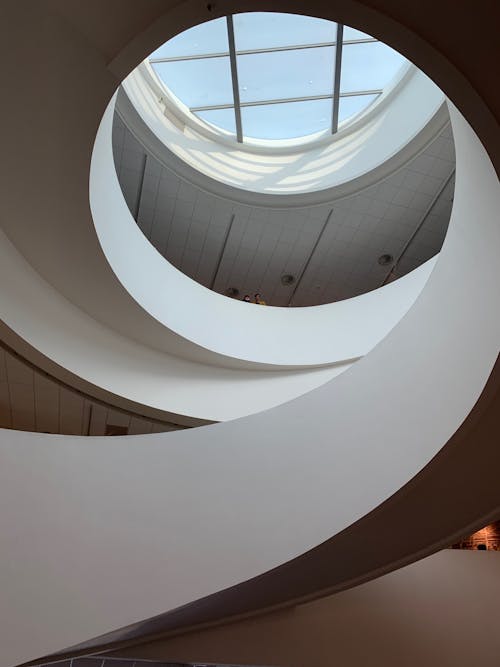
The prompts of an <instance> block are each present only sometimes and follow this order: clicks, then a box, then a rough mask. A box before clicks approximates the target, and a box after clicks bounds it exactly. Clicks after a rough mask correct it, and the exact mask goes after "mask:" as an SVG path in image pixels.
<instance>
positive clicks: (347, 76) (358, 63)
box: [340, 42, 405, 93]
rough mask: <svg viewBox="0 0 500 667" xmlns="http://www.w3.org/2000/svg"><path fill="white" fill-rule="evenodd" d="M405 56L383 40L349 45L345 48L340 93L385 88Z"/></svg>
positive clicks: (343, 50)
mask: <svg viewBox="0 0 500 667" xmlns="http://www.w3.org/2000/svg"><path fill="white" fill-rule="evenodd" d="M404 62H405V58H404V57H403V56H402V55H401V54H399V53H398V52H397V51H394V50H393V49H391V48H390V47H389V46H386V45H385V44H382V42H371V43H369V44H345V45H344V48H343V49H342V72H341V76H340V92H341V93H344V92H354V91H358V90H376V89H379V88H380V89H381V88H385V86H387V84H388V83H390V82H391V81H392V79H393V78H394V76H395V75H396V74H397V73H398V71H399V69H400V67H401V65H402V64H403V63H404Z"/></svg>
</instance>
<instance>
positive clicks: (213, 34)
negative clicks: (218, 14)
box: [150, 18, 229, 58]
mask: <svg viewBox="0 0 500 667" xmlns="http://www.w3.org/2000/svg"><path fill="white" fill-rule="evenodd" d="M228 49H229V47H228V43H227V28H226V19H225V18H221V19H215V21H208V22H207V23H202V24H201V25H197V26H195V27H194V28H190V29H189V30H185V31H184V32H181V33H180V34H179V35H177V36H176V37H173V38H172V39H170V40H169V41H168V42H166V43H165V44H163V45H162V46H160V48H159V49H156V51H154V52H153V53H152V54H151V55H150V58H169V57H172V56H197V55H200V54H205V53H226V52H228Z"/></svg>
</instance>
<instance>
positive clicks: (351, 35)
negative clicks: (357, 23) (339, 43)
mask: <svg viewBox="0 0 500 667" xmlns="http://www.w3.org/2000/svg"><path fill="white" fill-rule="evenodd" d="M352 39H373V37H372V36H371V35H367V34H366V32H361V30H356V28H350V27H349V26H348V25H345V26H344V37H343V41H344V42H349V41H350V40H352Z"/></svg>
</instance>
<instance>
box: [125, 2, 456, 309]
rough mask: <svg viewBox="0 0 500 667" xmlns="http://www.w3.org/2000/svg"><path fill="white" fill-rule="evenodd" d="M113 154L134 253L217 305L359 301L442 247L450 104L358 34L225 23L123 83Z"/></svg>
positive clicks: (202, 29) (259, 20) (329, 27)
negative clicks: (155, 256) (141, 239)
mask: <svg viewBox="0 0 500 667" xmlns="http://www.w3.org/2000/svg"><path fill="white" fill-rule="evenodd" d="M113 152H114V159H115V166H116V170H117V175H118V180H119V182H120V185H121V188H122V191H123V194H124V197H125V200H126V202H127V205H128V207H129V209H130V212H131V213H132V216H133V217H134V219H135V221H136V222H137V224H138V226H139V228H140V229H141V231H142V233H143V235H144V236H145V237H146V239H147V241H148V242H149V243H151V244H152V245H153V246H154V247H155V248H156V250H157V251H158V252H159V253H160V254H161V255H162V256H163V257H164V258H165V259H166V260H167V261H168V262H170V263H171V264H172V265H173V266H174V267H176V268H177V269H179V270H180V271H182V272H183V273H184V274H186V275H187V276H188V277H189V278H192V279H193V280H195V281H197V282H199V283H200V284H202V285H203V286H205V287H207V288H208V289H211V290H213V291H215V292H218V293H219V294H222V295H225V296H227V297H231V298H233V299H238V300H245V301H248V300H250V301H251V302H256V303H259V302H265V303H266V304H267V305H274V306H285V307H288V306H295V307H296V306H316V305H323V304H327V303H331V302H334V301H340V300H344V299H348V298H352V297H356V296H359V295H361V294H363V293H366V292H369V291H372V290H374V289H377V288H379V287H383V286H384V285H386V284H387V283H389V282H392V281H393V280H395V279H397V278H399V277H402V276H403V275H405V274H407V273H409V272H411V271H413V270H414V269H416V268H418V267H419V266H420V265H422V264H424V263H425V262H427V261H428V260H430V259H431V258H432V257H434V256H435V255H436V254H437V253H438V252H439V250H440V249H441V246H442V243H443V241H444V237H445V234H446V230H447V227H448V223H449V219H450V215H451V208H452V202H453V191H454V174H455V152H454V142H453V136H452V132H451V126H450V121H449V115H448V110H447V105H446V99H445V97H444V95H443V93H442V91H440V90H439V89H438V88H437V86H435V84H434V83H433V82H432V81H431V80H430V79H429V78H428V77H426V76H425V75H424V74H423V73H422V72H421V71H420V70H418V69H417V68H416V67H415V66H414V65H413V64H412V63H411V62H409V61H408V60H407V59H406V58H404V57H403V56H402V55H401V54H399V53H398V52H397V51H395V50H394V49H392V48H391V47H390V46H388V45H386V44H384V43H383V42H381V41H380V40H378V39H377V38H375V37H373V36H371V35H369V34H367V33H365V32H361V31H360V30H357V29H355V28H352V27H349V26H346V25H342V24H340V23H335V22H332V21H327V20H324V19H320V18H314V17H310V16H302V15H296V14H279V13H272V12H255V13H243V14H235V15H230V16H223V17H220V18H216V19H214V20H210V21H207V22H205V23H202V24H200V25H196V26H194V27H192V28H190V29H188V30H185V31H184V32H181V33H179V34H178V35H176V36H174V37H172V38H171V39H169V40H168V41H166V42H165V43H164V44H163V45H161V46H160V47H159V48H157V49H156V50H155V51H154V52H153V53H152V54H151V55H150V56H149V57H148V58H147V59H146V60H145V61H144V62H143V63H141V64H140V65H139V67H138V68H137V69H136V70H134V71H133V72H132V73H131V74H130V76H129V77H127V79H126V80H125V81H124V82H123V84H122V86H121V87H120V89H119V91H118V95H117V98H116V106H115V120H114V131H113Z"/></svg>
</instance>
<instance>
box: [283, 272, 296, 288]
mask: <svg viewBox="0 0 500 667" xmlns="http://www.w3.org/2000/svg"><path fill="white" fill-rule="evenodd" d="M294 282H295V276H292V274H291V273H284V274H283V275H282V276H281V284H282V285H285V286H288V285H293V283H294Z"/></svg>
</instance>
